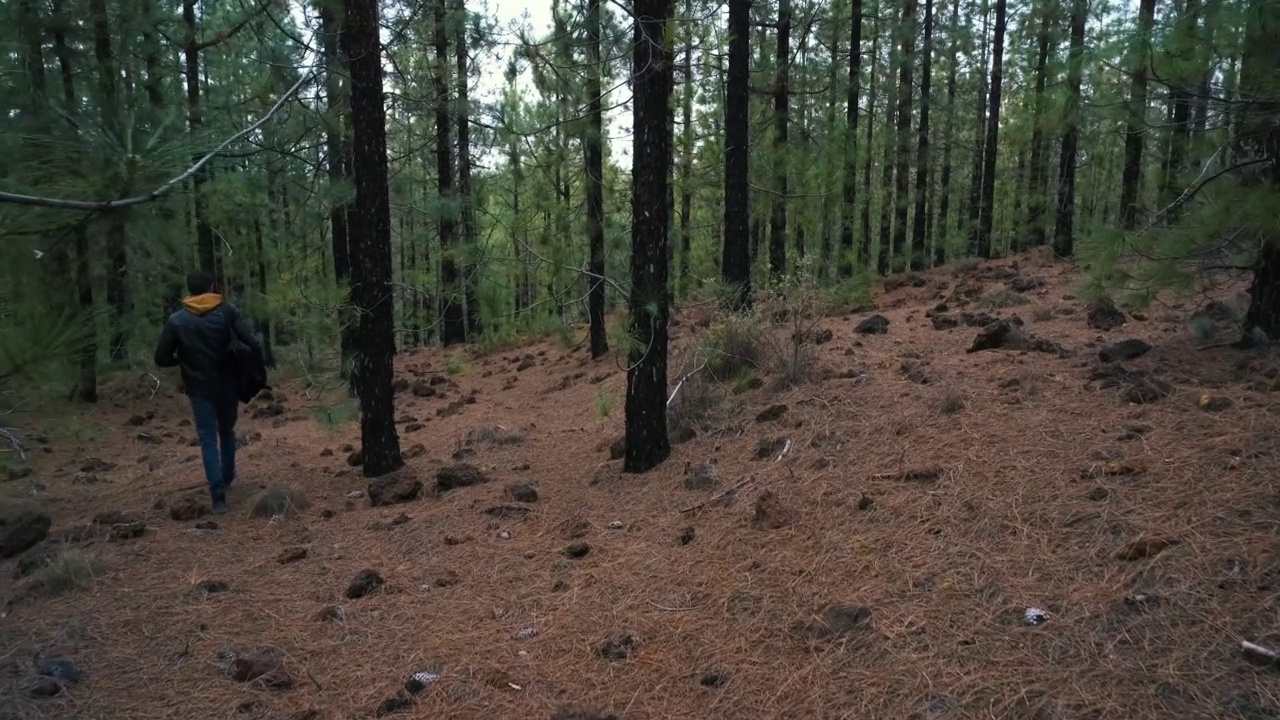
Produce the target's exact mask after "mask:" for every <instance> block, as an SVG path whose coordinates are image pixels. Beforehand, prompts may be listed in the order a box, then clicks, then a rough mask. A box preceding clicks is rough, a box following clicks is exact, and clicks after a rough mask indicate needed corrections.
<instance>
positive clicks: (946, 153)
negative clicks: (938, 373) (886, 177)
mask: <svg viewBox="0 0 1280 720" xmlns="http://www.w3.org/2000/svg"><path fill="white" fill-rule="evenodd" d="M951 3H952V4H951V23H950V28H949V29H948V30H947V33H948V34H949V35H950V36H951V49H950V51H949V52H948V53H947V56H948V57H949V58H950V63H949V64H948V66H947V121H946V127H945V128H944V129H943V131H942V137H943V140H942V144H943V148H942V178H941V180H940V185H941V187H940V188H939V190H938V192H939V194H940V195H941V197H940V198H938V225H937V233H936V235H935V238H934V241H933V264H934V265H942V264H944V263H945V262H946V261H947V242H948V241H949V240H950V239H951V227H950V225H949V224H948V223H949V221H950V219H951V217H950V212H951V150H952V144H953V143H954V141H955V117H956V68H957V67H958V66H959V65H960V63H959V40H958V37H959V33H958V30H959V27H960V0H951Z"/></svg>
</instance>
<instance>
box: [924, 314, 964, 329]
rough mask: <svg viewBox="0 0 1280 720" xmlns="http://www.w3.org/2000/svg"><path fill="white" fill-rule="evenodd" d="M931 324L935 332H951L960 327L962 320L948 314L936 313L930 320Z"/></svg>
mask: <svg viewBox="0 0 1280 720" xmlns="http://www.w3.org/2000/svg"><path fill="white" fill-rule="evenodd" d="M929 322H931V323H932V324H933V329H934V330H950V329H951V328H954V327H959V326H960V319H959V318H957V317H956V316H955V315H949V314H947V313H936V314H934V315H933V316H932V317H931V318H929Z"/></svg>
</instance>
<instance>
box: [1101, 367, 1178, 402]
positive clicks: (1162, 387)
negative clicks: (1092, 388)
mask: <svg viewBox="0 0 1280 720" xmlns="http://www.w3.org/2000/svg"><path fill="white" fill-rule="evenodd" d="M1089 381H1090V382H1094V383H1097V387H1098V389H1100V390H1110V389H1115V390H1119V391H1120V396H1121V397H1122V398H1124V399H1125V400H1127V401H1129V402H1131V403H1135V404H1138V405H1143V404H1147V403H1153V402H1156V401H1158V400H1161V399H1163V398H1166V397H1169V396H1170V395H1172V394H1173V386H1172V385H1170V384H1169V383H1167V382H1165V381H1164V380H1161V379H1160V378H1158V377H1155V376H1154V375H1152V374H1151V373H1148V372H1144V371H1140V370H1130V369H1128V368H1126V367H1124V366H1123V365H1121V364H1120V363H1118V362H1115V363H1108V364H1106V365H1101V366H1099V367H1096V368H1094V370H1093V371H1092V372H1091V373H1090V374H1089Z"/></svg>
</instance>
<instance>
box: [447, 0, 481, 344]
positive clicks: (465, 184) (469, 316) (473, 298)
mask: <svg viewBox="0 0 1280 720" xmlns="http://www.w3.org/2000/svg"><path fill="white" fill-rule="evenodd" d="M454 12H455V13H457V23H458V44H457V47H456V48H455V51H456V55H457V58H458V94H457V109H456V110H455V113H456V115H457V122H458V212H459V218H460V219H461V221H462V223H461V225H462V228H461V229H462V245H463V252H464V253H465V254H466V257H467V261H466V262H465V263H464V264H463V268H462V274H463V276H464V277H463V281H462V286H463V293H464V297H465V302H466V308H465V310H466V325H465V327H464V337H468V338H474V337H478V336H479V335H480V332H481V331H482V329H483V328H482V327H481V325H480V295H479V286H480V285H479V282H480V281H479V275H478V273H479V269H478V267H477V265H476V261H475V257H476V255H477V248H476V206H475V197H474V196H473V190H472V187H471V107H470V101H469V100H468V98H469V96H470V88H469V87H468V85H469V83H470V82H471V72H470V70H469V68H468V63H469V62H470V61H469V58H468V53H467V4H466V0H458V2H457V4H456V6H455V8H454Z"/></svg>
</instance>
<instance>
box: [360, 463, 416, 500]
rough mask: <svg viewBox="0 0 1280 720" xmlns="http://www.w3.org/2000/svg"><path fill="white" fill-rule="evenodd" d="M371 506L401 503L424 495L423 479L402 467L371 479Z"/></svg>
mask: <svg viewBox="0 0 1280 720" xmlns="http://www.w3.org/2000/svg"><path fill="white" fill-rule="evenodd" d="M368 493H369V505H370V507H383V506H386V505H399V504H401V503H407V502H413V501H414V500H417V499H418V498H420V497H422V481H421V480H419V479H418V478H416V477H414V476H413V475H411V474H410V473H408V472H406V471H405V470H403V469H401V470H398V471H396V472H393V473H389V474H387V475H383V476H382V477H377V478H374V479H372V480H370V481H369V489H368Z"/></svg>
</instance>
